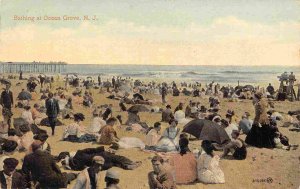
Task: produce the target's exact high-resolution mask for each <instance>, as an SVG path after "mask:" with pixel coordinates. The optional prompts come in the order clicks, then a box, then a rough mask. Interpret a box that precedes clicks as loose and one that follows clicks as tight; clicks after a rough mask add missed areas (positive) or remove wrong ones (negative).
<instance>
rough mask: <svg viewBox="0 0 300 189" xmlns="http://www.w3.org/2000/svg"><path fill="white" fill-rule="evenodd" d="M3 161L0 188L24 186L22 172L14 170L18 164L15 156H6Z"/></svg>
mask: <svg viewBox="0 0 300 189" xmlns="http://www.w3.org/2000/svg"><path fill="white" fill-rule="evenodd" d="M3 163H4V165H3V171H0V188H1V189H4V188H5V189H23V188H26V187H25V183H24V178H23V176H22V174H20V173H18V172H16V167H17V165H18V164H19V161H18V160H16V159H15V158H6V159H5V160H4V162H3Z"/></svg>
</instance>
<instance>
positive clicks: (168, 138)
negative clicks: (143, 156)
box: [156, 127, 179, 152]
mask: <svg viewBox="0 0 300 189" xmlns="http://www.w3.org/2000/svg"><path fill="white" fill-rule="evenodd" d="M168 130H169V131H168ZM178 136H179V129H178V128H177V127H175V128H173V127H169V128H167V129H166V130H165V131H164V133H163V137H162V138H161V139H160V140H159V141H158V143H157V146H156V151H161V152H172V151H177V150H178V142H179V139H178Z"/></svg>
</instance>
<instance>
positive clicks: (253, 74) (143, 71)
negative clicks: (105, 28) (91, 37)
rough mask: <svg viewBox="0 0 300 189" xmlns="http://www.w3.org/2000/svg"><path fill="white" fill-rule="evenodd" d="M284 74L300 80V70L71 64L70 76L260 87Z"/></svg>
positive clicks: (298, 68)
mask: <svg viewBox="0 0 300 189" xmlns="http://www.w3.org/2000/svg"><path fill="white" fill-rule="evenodd" d="M284 71H286V72H288V73H290V72H294V74H295V75H296V79H297V78H298V79H300V78H299V77H300V66H295V67H288V66H177V65H172V66H170V65H98V64H68V65H67V67H66V72H67V73H78V74H79V75H84V76H88V75H89V76H94V77H95V76H98V75H99V74H101V76H102V78H110V77H112V76H113V75H114V76H123V77H131V78H133V79H135V78H137V79H143V78H144V79H162V80H166V81H172V80H176V81H178V80H182V81H192V82H200V83H209V82H211V81H215V82H216V83H222V84H224V83H228V84H231V83H235V84H237V82H238V81H239V82H240V84H257V83H268V82H271V81H274V80H278V79H277V76H279V75H281V74H282V73H283V72H284Z"/></svg>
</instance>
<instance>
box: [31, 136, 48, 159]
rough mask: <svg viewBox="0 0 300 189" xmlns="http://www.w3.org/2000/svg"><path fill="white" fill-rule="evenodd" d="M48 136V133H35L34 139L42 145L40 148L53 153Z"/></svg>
mask: <svg viewBox="0 0 300 189" xmlns="http://www.w3.org/2000/svg"><path fill="white" fill-rule="evenodd" d="M48 137H49V136H48V134H47V133H39V134H37V135H34V137H33V139H34V140H35V141H34V142H35V143H38V144H39V145H40V150H42V151H45V152H47V153H49V154H51V147H50V144H49V143H48V142H47V139H48Z"/></svg>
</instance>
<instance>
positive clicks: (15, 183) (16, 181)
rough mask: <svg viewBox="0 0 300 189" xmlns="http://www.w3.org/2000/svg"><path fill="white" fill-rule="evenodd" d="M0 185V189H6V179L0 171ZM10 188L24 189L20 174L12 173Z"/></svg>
mask: <svg viewBox="0 0 300 189" xmlns="http://www.w3.org/2000/svg"><path fill="white" fill-rule="evenodd" d="M0 185H1V189H6V188H7V184H6V179H5V176H4V172H3V171H0ZM11 188H14V189H21V188H22V189H23V188H26V187H25V182H24V178H23V176H22V175H21V174H20V173H18V172H14V174H13V175H12V186H11Z"/></svg>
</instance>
